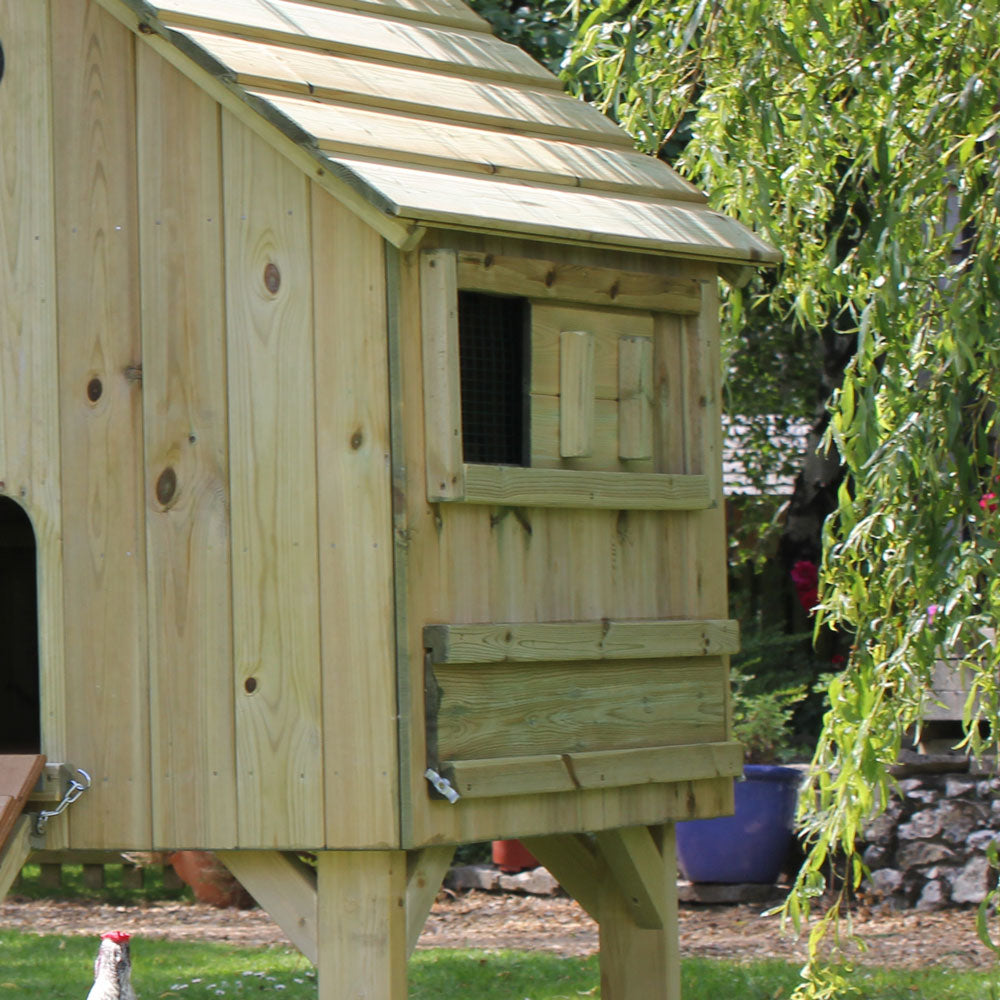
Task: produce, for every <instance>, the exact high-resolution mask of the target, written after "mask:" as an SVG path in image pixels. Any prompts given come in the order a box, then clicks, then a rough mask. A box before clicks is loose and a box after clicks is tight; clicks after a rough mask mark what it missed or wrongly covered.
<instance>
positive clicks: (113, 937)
mask: <svg viewBox="0 0 1000 1000" xmlns="http://www.w3.org/2000/svg"><path fill="white" fill-rule="evenodd" d="M130 937H131V935H130V934H126V933H125V931H107V932H106V933H105V934H102V935H101V940H104V939H105V938H107V939H108V940H109V941H114V943H115V944H124V943H125V942H126V941H127V940H128V939H129V938H130Z"/></svg>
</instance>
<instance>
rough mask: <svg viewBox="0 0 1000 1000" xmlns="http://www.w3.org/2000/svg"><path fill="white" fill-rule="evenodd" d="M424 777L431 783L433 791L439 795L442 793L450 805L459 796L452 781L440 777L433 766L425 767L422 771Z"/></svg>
mask: <svg viewBox="0 0 1000 1000" xmlns="http://www.w3.org/2000/svg"><path fill="white" fill-rule="evenodd" d="M424 777H425V778H426V779H427V780H428V781H429V782H430V783H431V785H432V786H433V788H434V791H436V792H437V793H438V794H439V795H443V796H444V797H445V798H446V799H447V800H448V801H449V802H450V803H451V804H452V805H454V804H455V803H456V802H457V801H458V800H459V799H460V798H461V796H460V795H459V794H458V792H457V791H455V789H454V787H453V786H452V783H451V782H450V781H449V780H448V779H447V778H442V777H441V775H440V774H438V773H437V771H435V770H434V769H433V768H430V767H429V768H427V770H426V771H424Z"/></svg>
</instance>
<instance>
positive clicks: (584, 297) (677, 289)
mask: <svg viewBox="0 0 1000 1000" xmlns="http://www.w3.org/2000/svg"><path fill="white" fill-rule="evenodd" d="M457 279H458V285H459V287H460V288H463V289H467V290H469V291H472V292H492V293H494V294H497V295H522V296H524V297H525V298H529V299H542V300H551V301H556V302H559V301H561V302H569V303H577V304H583V305H593V306H610V307H613V308H616V309H644V310H650V311H652V312H667V313H678V314H680V315H682V316H696V315H697V314H698V313H700V312H701V298H702V296H701V284H702V283H701V282H700V281H697V280H695V279H693V278H675V277H670V276H668V275H661V274H650V273H648V272H638V271H636V272H633V271H620V270H618V269H616V268H611V267H591V266H585V265H578V264H560V263H555V262H554V261H551V260H539V259H534V258H527V257H497V256H494V255H493V254H488V253H474V252H472V251H467V250H463V251H460V252H459V253H458V255H457Z"/></svg>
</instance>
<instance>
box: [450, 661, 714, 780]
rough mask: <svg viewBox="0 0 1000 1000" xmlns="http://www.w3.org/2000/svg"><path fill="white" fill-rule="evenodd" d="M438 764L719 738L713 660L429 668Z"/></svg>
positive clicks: (711, 740) (675, 743) (686, 742)
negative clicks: (434, 686)
mask: <svg viewBox="0 0 1000 1000" xmlns="http://www.w3.org/2000/svg"><path fill="white" fill-rule="evenodd" d="M434 673H435V677H436V679H437V683H438V688H439V690H440V705H439V708H438V710H437V712H436V713H435V715H434V722H435V727H436V732H437V739H438V754H439V757H440V759H441V760H442V761H445V760H463V759H485V758H489V757H516V756H519V755H520V756H535V755H540V754H559V753H570V754H572V753H586V752H589V751H595V750H630V749H637V748H640V747H654V746H672V745H685V744H693V743H714V742H719V741H721V740H723V739H725V735H726V732H725V697H724V693H723V688H724V687H725V685H726V684H728V674H727V672H726V671H724V670H723V669H722V668H721V666H720V663H719V660H718V659H717V658H714V659H712V660H709V661H707V662H706V661H704V660H702V659H700V658H699V659H677V660H667V661H660V660H619V661H615V662H614V664H613V665H612V664H603V665H600V666H597V665H588V666H587V667H586V668H584V669H581V667H580V664H578V663H572V662H570V663H566V662H556V663H530V664H523V663H504V664H497V665H493V666H491V667H489V668H483V667H481V666H478V665H477V666H461V665H459V666H454V667H444V666H442V667H435V670H434Z"/></svg>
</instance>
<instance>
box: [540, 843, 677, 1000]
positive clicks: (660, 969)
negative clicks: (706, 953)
mask: <svg viewBox="0 0 1000 1000" xmlns="http://www.w3.org/2000/svg"><path fill="white" fill-rule="evenodd" d="M524 844H525V847H527V848H528V850H529V851H531V853H532V854H534V855H535V857H536V858H538V860H539V861H540V862H541V863H542V864H543V865H545V867H546V868H548V870H549V871H550V872H552V874H553V875H554V876H555V877H556V878H557V879H558V880H559V883H560V885H562V887H563V888H564V889H565V890H566V891H567V892H568V893H570V895H572V896H573V897H574V898H575V899H576V900H577V902H578V903H579V904H580V905H581V906H582V907H583V908H584V909H585V910H586V911H587V912H588V913H589V914H590V915H591V916H592V917H593V918H594V919H595V920H596V921H597V923H598V925H599V927H600V934H601V956H600V961H601V1000H680V954H679V949H678V937H677V934H678V927H677V867H676V847H675V840H674V827H673V825H672V824H671V825H669V826H662V827H651V828H647V827H630V828H629V829H626V830H608V831H604V832H602V833H599V834H597V835H596V836H595V837H594V838H593V840H591V839H590V838H586V837H579V836H573V835H558V836H548V837H531V838H528V839H525V841H524Z"/></svg>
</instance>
